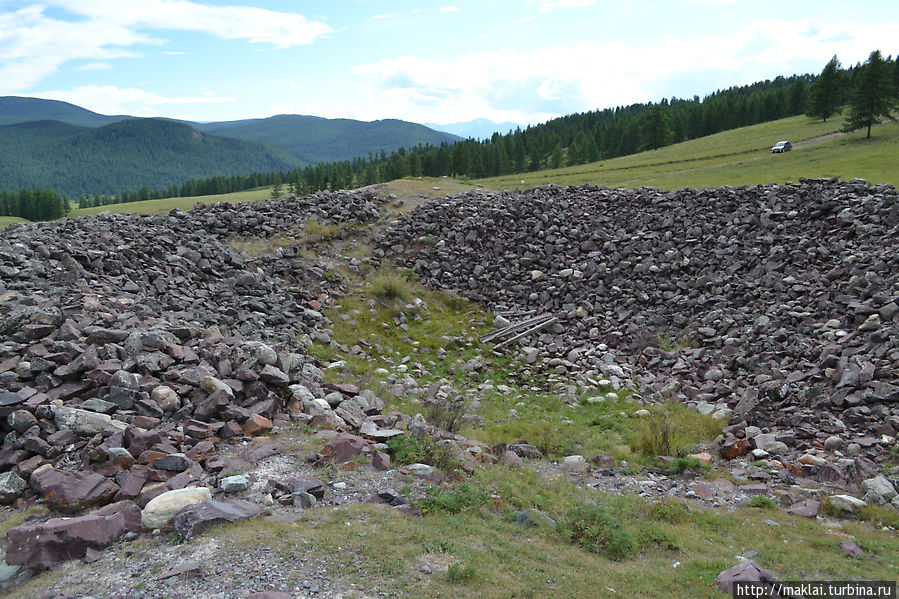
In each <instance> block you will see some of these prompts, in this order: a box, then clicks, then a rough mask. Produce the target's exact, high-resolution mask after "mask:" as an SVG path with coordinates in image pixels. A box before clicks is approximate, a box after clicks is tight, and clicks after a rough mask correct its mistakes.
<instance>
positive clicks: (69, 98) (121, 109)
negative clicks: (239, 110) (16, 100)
mask: <svg viewBox="0 0 899 599" xmlns="http://www.w3.org/2000/svg"><path fill="white" fill-rule="evenodd" d="M31 95H32V96H34V97H35V98H46V99H48V100H62V101H63V102H69V103H70V104H75V105H77V106H81V107H83V108H87V109H88V110H93V111H94V112H99V113H100V114H114V115H117V114H128V115H132V116H143V117H151V116H163V115H164V116H171V111H170V110H166V111H165V113H163V112H160V111H159V110H157V107H161V106H165V107H169V108H170V107H172V106H175V107H177V106H179V105H203V104H207V105H208V104H222V103H226V102H233V101H234V99H233V98H223V97H218V96H214V95H211V94H210V95H202V96H183V97H167V96H160V95H158V94H153V93H150V92H147V91H144V90H142V89H137V88H134V87H125V88H122V87H116V86H114V85H82V86H79V87H76V88H74V89H70V90H53V91H44V92H33V93H32V94H31Z"/></svg>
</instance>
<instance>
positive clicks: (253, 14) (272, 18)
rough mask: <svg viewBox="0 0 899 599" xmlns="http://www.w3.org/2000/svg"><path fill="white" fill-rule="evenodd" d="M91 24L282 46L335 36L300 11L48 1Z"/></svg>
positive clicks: (161, 0) (171, 0) (170, 1)
mask: <svg viewBox="0 0 899 599" xmlns="http://www.w3.org/2000/svg"><path fill="white" fill-rule="evenodd" d="M46 1H48V2H50V3H53V4H56V5H58V6H62V7H64V8H65V9H66V10H68V11H70V12H72V13H74V14H77V15H82V16H85V17H88V18H90V19H91V20H96V21H101V22H104V23H113V24H118V25H121V26H124V27H135V28H148V29H175V30H181V31H200V32H204V33H209V34H211V35H215V36H217V37H221V38H224V39H246V40H249V41H250V42H252V43H268V44H272V45H274V46H275V47H278V48H288V47H290V46H296V45H305V44H311V43H312V42H314V41H315V40H316V39H317V38H319V37H321V36H323V35H326V34H328V33H330V32H331V27H330V26H328V25H327V24H325V23H320V22H316V21H310V20H308V19H307V18H306V17H304V16H303V15H301V14H299V13H288V12H277V11H272V10H267V9H264V8H256V7H252V6H207V5H204V4H199V3H197V2H190V1H189V0H141V2H121V1H120V0H46Z"/></svg>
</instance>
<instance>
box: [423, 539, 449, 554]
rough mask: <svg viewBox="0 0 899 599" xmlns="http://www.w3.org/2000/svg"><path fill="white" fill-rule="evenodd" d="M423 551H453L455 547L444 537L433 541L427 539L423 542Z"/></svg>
mask: <svg viewBox="0 0 899 599" xmlns="http://www.w3.org/2000/svg"><path fill="white" fill-rule="evenodd" d="M425 552H426V553H455V552H456V548H455V547H454V546H453V543H452V541H448V540H446V539H437V540H434V541H428V542H427V543H425Z"/></svg>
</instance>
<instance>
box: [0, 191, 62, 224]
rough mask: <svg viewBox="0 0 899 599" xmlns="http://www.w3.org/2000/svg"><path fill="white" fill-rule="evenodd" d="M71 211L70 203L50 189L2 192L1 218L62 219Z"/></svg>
mask: <svg viewBox="0 0 899 599" xmlns="http://www.w3.org/2000/svg"><path fill="white" fill-rule="evenodd" d="M70 209H71V207H70V205H69V201H68V200H67V199H66V198H65V197H63V196H61V195H60V194H58V193H56V192H55V191H52V190H50V189H39V188H34V189H23V190H22V191H19V192H15V191H6V190H2V191H0V216H18V217H21V218H24V219H27V220H32V221H37V220H53V219H55V218H62V217H63V216H65V215H66V214H68V213H69V210H70Z"/></svg>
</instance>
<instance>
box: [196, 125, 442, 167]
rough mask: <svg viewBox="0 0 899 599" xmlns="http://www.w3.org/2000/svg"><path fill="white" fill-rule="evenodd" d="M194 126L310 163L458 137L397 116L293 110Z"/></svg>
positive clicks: (433, 143) (433, 142)
mask: <svg viewBox="0 0 899 599" xmlns="http://www.w3.org/2000/svg"><path fill="white" fill-rule="evenodd" d="M196 128H197V129H199V130H200V131H206V132H209V133H214V134H215V135H222V136H226V137H234V138H237V139H245V140H251V141H261V142H268V143H272V144H276V145H279V146H282V147H285V148H287V149H288V150H290V151H291V152H293V153H294V154H295V155H296V156H297V157H298V158H299V159H301V160H302V161H304V162H308V163H310V164H314V163H317V162H323V161H338V160H351V159H353V158H356V157H357V156H367V155H368V154H369V153H372V154H377V153H378V152H380V151H381V150H384V151H386V152H387V153H390V152H393V151H394V150H396V149H399V148H401V147H407V148H411V147H413V146H416V145H418V144H431V145H440V144H441V143H443V142H452V141H455V140H457V139H458V138H457V137H455V136H453V135H450V134H447V133H441V132H438V131H434V130H432V129H428V128H427V127H425V126H424V125H418V124H416V123H409V122H406V121H399V120H396V119H386V120H382V121H372V122H365V121H356V120H352V119H325V118H321V117H315V116H301V115H293V114H290V115H287V114H282V115H278V116H273V117H269V118H267V119H251V120H245V121H231V122H220V123H206V124H198V125H196Z"/></svg>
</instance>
